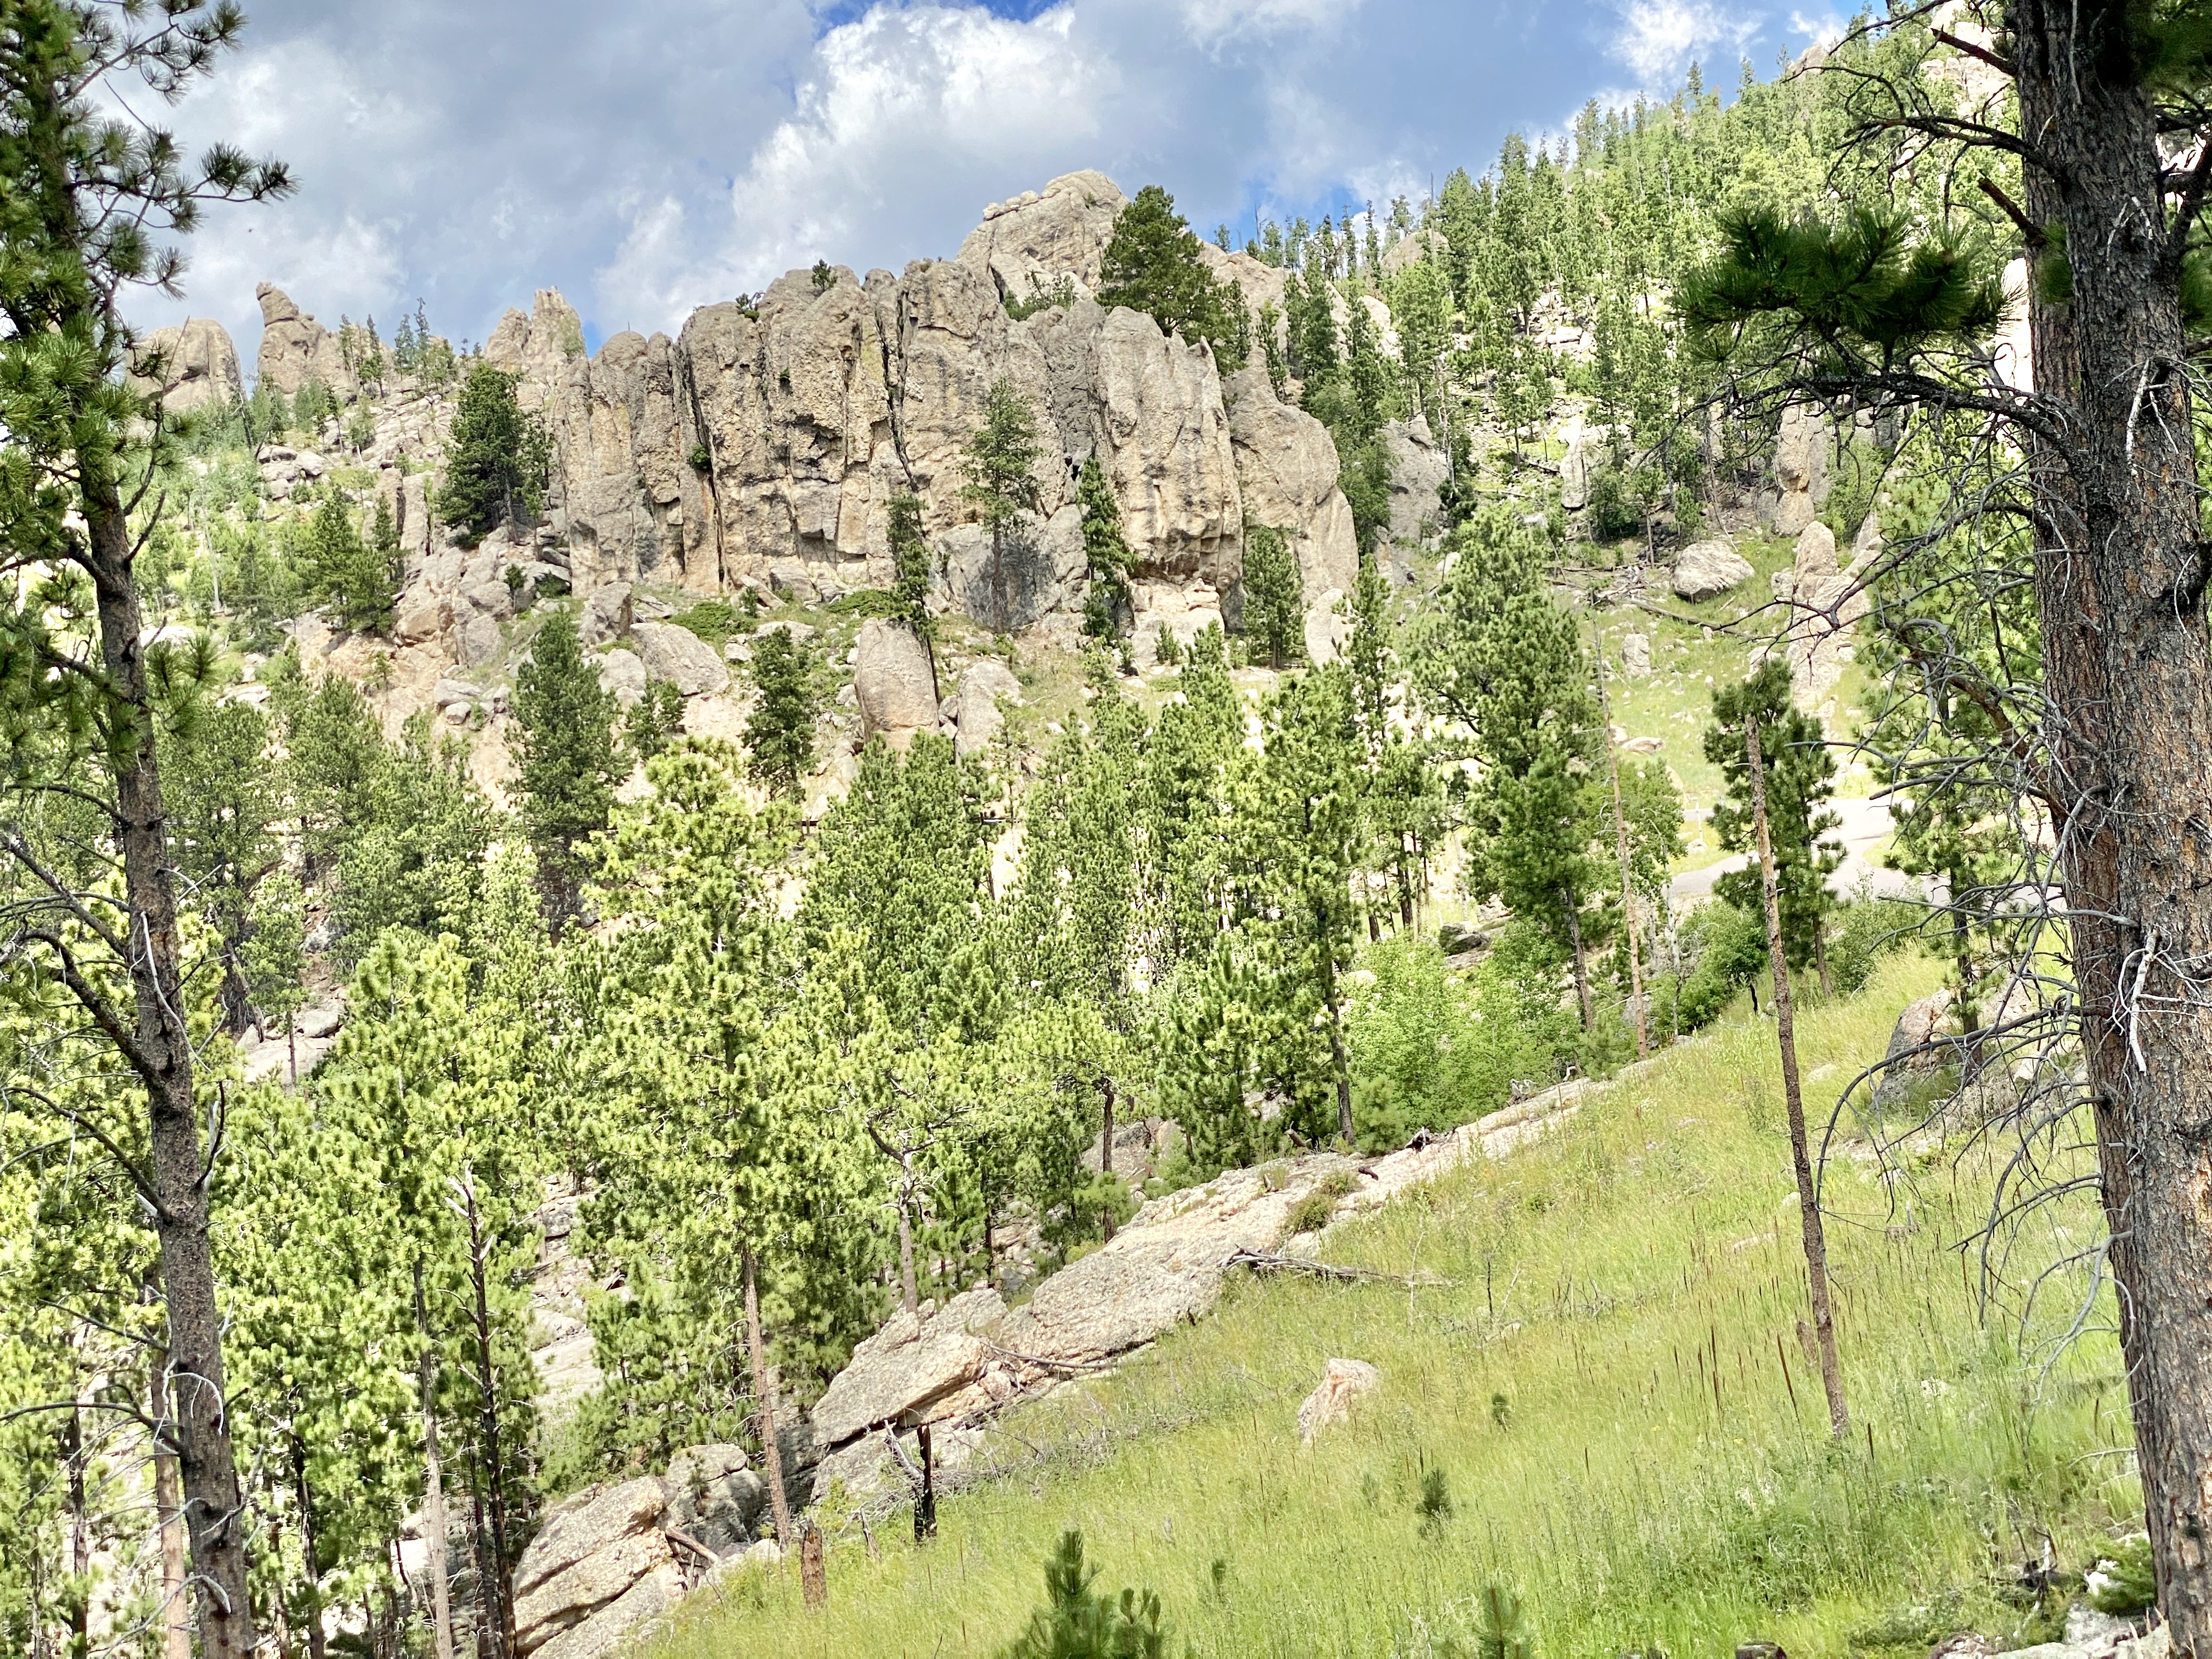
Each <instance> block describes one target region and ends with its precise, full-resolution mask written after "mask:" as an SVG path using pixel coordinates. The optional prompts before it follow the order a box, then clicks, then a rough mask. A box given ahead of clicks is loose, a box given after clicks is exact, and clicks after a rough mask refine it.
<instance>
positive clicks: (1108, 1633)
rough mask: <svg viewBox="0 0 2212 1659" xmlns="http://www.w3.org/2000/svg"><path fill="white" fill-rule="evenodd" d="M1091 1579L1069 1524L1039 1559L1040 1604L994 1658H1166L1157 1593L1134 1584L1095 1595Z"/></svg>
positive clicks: (1167, 1632)
mask: <svg viewBox="0 0 2212 1659" xmlns="http://www.w3.org/2000/svg"><path fill="white" fill-rule="evenodd" d="M1097 1578H1098V1575H1097V1571H1095V1570H1086V1569H1085V1566H1084V1564H1083V1534H1081V1533H1079V1532H1078V1531H1076V1530H1075V1529H1074V1528H1069V1529H1068V1530H1067V1531H1066V1533H1064V1534H1061V1535H1060V1547H1059V1548H1058V1549H1056V1550H1054V1552H1053V1553H1052V1557H1051V1559H1049V1560H1048V1561H1047V1562H1046V1563H1045V1564H1044V1587H1045V1604H1044V1606H1043V1607H1040V1608H1038V1609H1037V1610H1036V1612H1035V1613H1032V1614H1030V1627H1029V1629H1027V1630H1026V1631H1024V1632H1022V1634H1021V1636H1020V1637H1019V1638H1018V1639H1017V1640H1015V1641H1014V1642H1012V1643H1011V1644H1008V1645H1007V1646H1006V1647H1004V1648H1002V1649H1000V1659H1166V1654H1167V1651H1168V1639H1169V1638H1170V1636H1171V1635H1172V1634H1173V1633H1174V1632H1172V1631H1171V1630H1170V1628H1169V1627H1168V1626H1165V1625H1163V1624H1162V1623H1161V1622H1160V1598H1159V1597H1158V1596H1157V1595H1153V1594H1152V1591H1150V1590H1135V1589H1125V1590H1123V1591H1122V1592H1121V1595H1119V1596H1118V1597H1116V1596H1113V1595H1098V1594H1097V1593H1096V1592H1095V1591H1093V1590H1092V1589H1091V1585H1092V1584H1094V1583H1097Z"/></svg>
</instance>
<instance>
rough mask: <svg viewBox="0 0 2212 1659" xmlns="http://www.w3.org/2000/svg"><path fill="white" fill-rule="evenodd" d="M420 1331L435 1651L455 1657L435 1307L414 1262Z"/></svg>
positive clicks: (427, 1566) (440, 1658)
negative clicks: (432, 1333) (432, 1310)
mask: <svg viewBox="0 0 2212 1659" xmlns="http://www.w3.org/2000/svg"><path fill="white" fill-rule="evenodd" d="M415 1328H416V1333H417V1334H418V1335H420V1336H421V1338H422V1359H421V1361H420V1363H419V1364H418V1365H417V1368H416V1388H417V1389H418V1390H419V1392H420V1395H421V1397H422V1572H423V1576H424V1577H427V1578H428V1579H429V1581H430V1642H431V1647H430V1651H431V1653H432V1655H433V1656H434V1659H453V1585H452V1582H451V1581H452V1577H453V1573H452V1568H451V1565H450V1563H449V1562H448V1561H447V1554H446V1551H447V1544H448V1541H449V1538H448V1533H449V1529H450V1527H451V1524H452V1523H451V1522H449V1521H448V1520H447V1515H446V1470H445V1463H444V1461H443V1460H442V1459H441V1456H440V1455H439V1451H438V1346H437V1344H436V1343H435V1342H434V1341H432V1340H430V1304H429V1300H428V1297H426V1296H425V1295H424V1294H423V1291H422V1263H421V1262H420V1261H417V1262H416V1264H415Z"/></svg>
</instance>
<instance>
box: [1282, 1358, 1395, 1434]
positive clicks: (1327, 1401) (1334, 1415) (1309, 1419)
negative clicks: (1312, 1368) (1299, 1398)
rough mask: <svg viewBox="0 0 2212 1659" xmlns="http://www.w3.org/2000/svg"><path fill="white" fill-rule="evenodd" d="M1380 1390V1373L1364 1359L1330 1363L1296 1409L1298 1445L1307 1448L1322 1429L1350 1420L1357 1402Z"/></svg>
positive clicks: (1333, 1360) (1381, 1382)
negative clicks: (1354, 1402) (1353, 1404)
mask: <svg viewBox="0 0 2212 1659" xmlns="http://www.w3.org/2000/svg"><path fill="white" fill-rule="evenodd" d="M1382 1386H1383V1373H1382V1372H1381V1371H1379V1370H1376V1369H1375V1367H1374V1366H1372V1365H1370V1364H1368V1363H1367V1361H1365V1360H1364V1359H1332V1360H1330V1361H1329V1362H1328V1364H1326V1365H1324V1366H1322V1373H1321V1381H1320V1383H1317V1384H1316V1385H1315V1388H1314V1391H1313V1392H1312V1393H1311V1394H1310V1395H1307V1396H1306V1397H1305V1399H1304V1401H1303V1402H1301V1403H1300V1405H1299V1407H1298V1442H1299V1443H1300V1444H1301V1445H1307V1446H1310V1445H1311V1444H1313V1443H1314V1437H1315V1436H1316V1435H1318V1434H1319V1433H1320V1432H1321V1431H1322V1430H1323V1429H1326V1428H1329V1427H1332V1426H1333V1425H1336V1424H1339V1423H1346V1422H1349V1421H1351V1419H1352V1402H1353V1401H1356V1400H1358V1399H1361V1398H1363V1397H1364V1396H1365V1395H1370V1394H1373V1393H1374V1392H1375V1391H1376V1389H1379V1388H1381V1387H1382Z"/></svg>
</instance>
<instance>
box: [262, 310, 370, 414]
mask: <svg viewBox="0 0 2212 1659" xmlns="http://www.w3.org/2000/svg"><path fill="white" fill-rule="evenodd" d="M254 296H255V297H256V298H257V299H258V300H259V301H261V353H260V362H259V375H260V380H261V382H262V384H264V385H266V386H271V387H273V388H274V389H275V390H276V391H278V392H283V394H284V395H285V396H286V397H288V398H293V397H297V396H298V395H299V392H300V388H301V386H305V385H306V384H307V382H308V381H309V380H320V381H321V382H322V383H323V386H324V387H325V389H326V390H328V391H329V392H331V395H332V396H333V397H335V398H337V400H338V401H339V402H340V403H351V402H352V401H354V399H355V398H357V397H359V396H360V395H361V388H360V387H359V386H357V385H356V384H355V381H354V378H353V374H352V371H351V370H349V369H348V368H346V365H345V356H344V354H343V352H341V351H340V350H339V349H338V341H337V336H336V335H335V334H332V333H331V331H330V330H328V329H326V328H325V327H324V326H323V325H321V324H320V323H318V322H317V321H316V320H315V319H313V317H312V316H310V315H308V314H307V313H306V312H303V311H301V309H300V307H297V306H295V305H294V304H293V303H292V299H291V296H290V295H288V294H286V293H285V292H284V290H283V289H281V288H277V287H276V286H275V285H274V284H273V283H262V284H261V285H260V287H259V288H258V289H255V290H254Z"/></svg>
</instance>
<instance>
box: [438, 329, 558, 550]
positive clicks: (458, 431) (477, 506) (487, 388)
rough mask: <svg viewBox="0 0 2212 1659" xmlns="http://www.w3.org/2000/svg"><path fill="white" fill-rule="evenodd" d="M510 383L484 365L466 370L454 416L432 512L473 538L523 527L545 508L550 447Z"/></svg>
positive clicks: (540, 425) (507, 376) (509, 377)
mask: <svg viewBox="0 0 2212 1659" xmlns="http://www.w3.org/2000/svg"><path fill="white" fill-rule="evenodd" d="M515 380H516V377H515V376H513V375H512V374H506V373H505V372H503V371H501V370H500V369H496V368H493V367H492V366H491V365H490V364H489V363H487V362H481V361H479V362H475V363H472V364H471V365H470V368H469V374H468V378H467V379H466V380H464V381H463V382H462V383H461V394H460V398H459V403H458V404H457V405H456V407H455V409H454V410H453V434H452V436H451V437H450V438H449V439H448V441H447V448H446V477H445V482H444V483H443V484H442V485H441V486H440V488H439V490H438V512H439V515H440V516H441V518H442V519H443V520H445V521H446V522H447V524H451V525H458V526H460V527H461V528H462V529H463V530H465V532H468V533H469V534H470V535H471V536H476V537H483V536H486V535H489V533H490V532H492V531H494V530H495V529H497V528H498V527H499V526H501V525H502V524H522V523H526V522H527V521H528V520H530V518H531V517H532V515H533V514H535V513H537V511H538V508H539V507H543V506H544V502H545V490H546V487H547V482H548V479H549V477H550V471H551V466H552V453H553V447H552V440H551V438H550V436H549V435H547V433H546V430H545V427H544V422H541V421H540V420H538V417H537V416H534V415H526V414H524V413H523V411H522V406H521V404H520V403H518V402H517V401H516V398H515V393H514V388H515Z"/></svg>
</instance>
